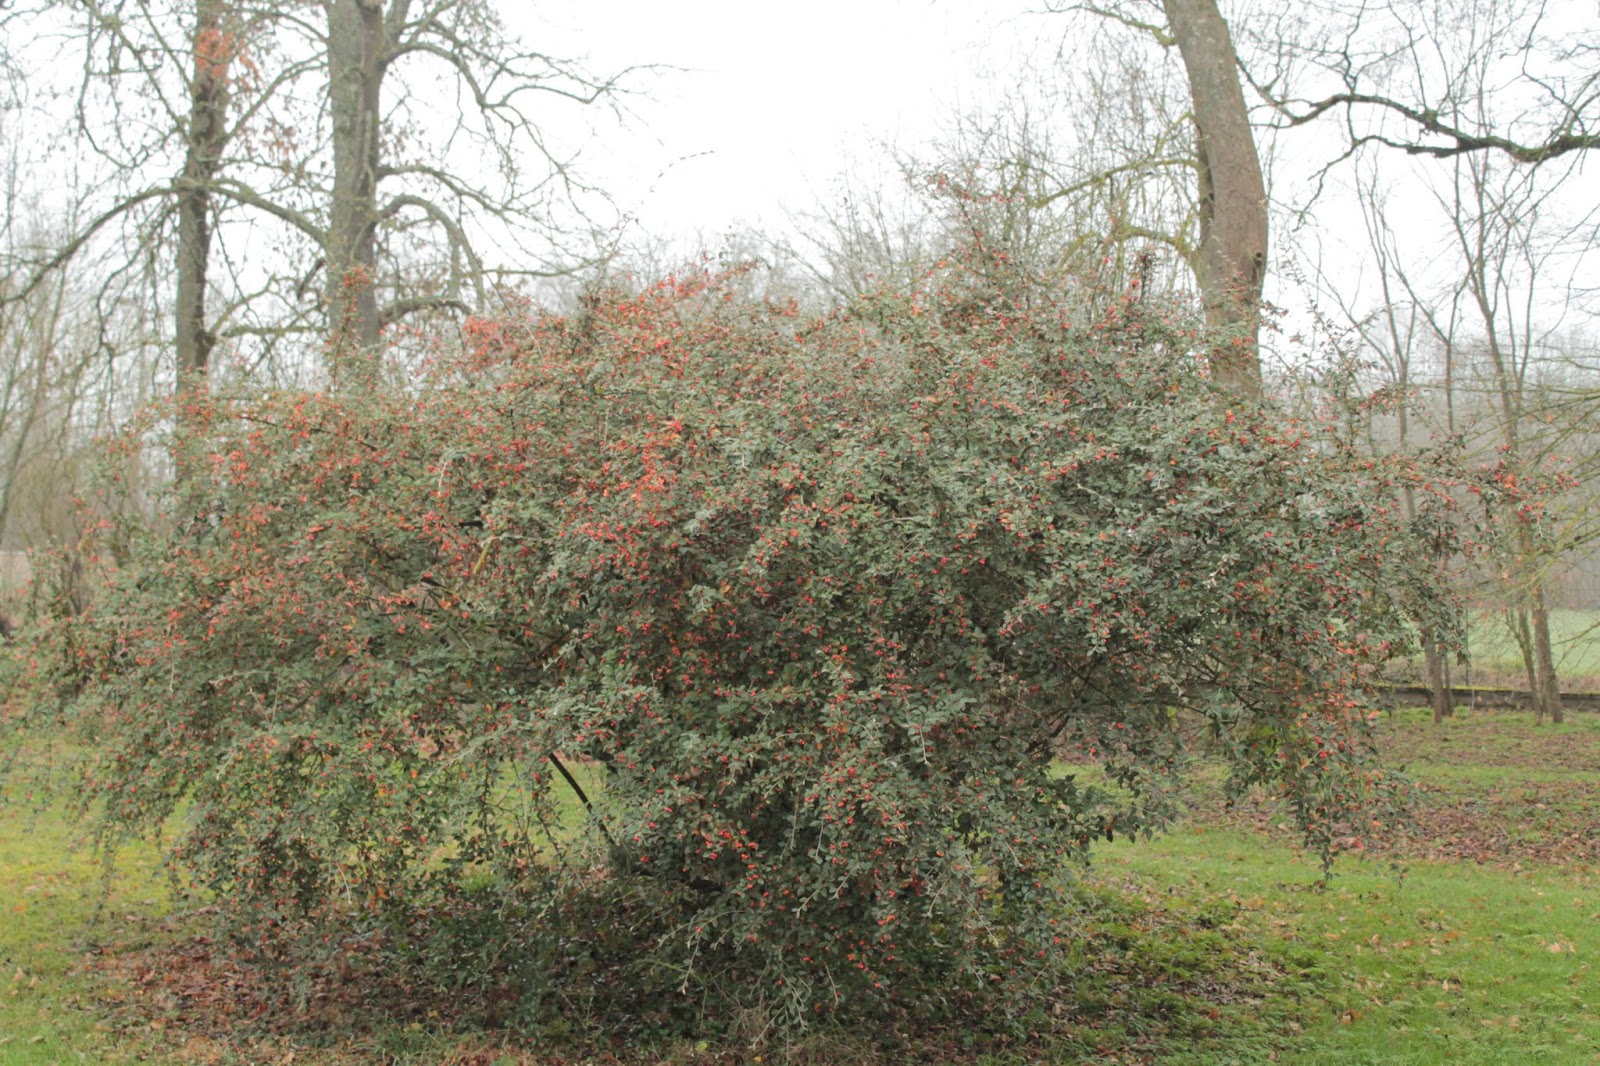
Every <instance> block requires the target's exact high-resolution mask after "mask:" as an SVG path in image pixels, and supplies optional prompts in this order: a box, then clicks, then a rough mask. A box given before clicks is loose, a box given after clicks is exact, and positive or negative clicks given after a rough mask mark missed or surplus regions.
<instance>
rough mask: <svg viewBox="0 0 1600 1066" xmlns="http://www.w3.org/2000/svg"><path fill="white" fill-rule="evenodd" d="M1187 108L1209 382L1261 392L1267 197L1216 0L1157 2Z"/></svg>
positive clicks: (1234, 58) (1233, 56)
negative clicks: (1214, 334)
mask: <svg viewBox="0 0 1600 1066" xmlns="http://www.w3.org/2000/svg"><path fill="white" fill-rule="evenodd" d="M1165 6H1166V13H1167V25H1168V26H1169V27H1170V28H1171V30H1172V36H1173V38H1174V39H1175V40H1176V41H1177V45H1178V51H1179V53H1180V54H1181V55H1182V56H1183V66H1184V69H1185V70H1186V71H1187V72H1188V75H1189V94H1190V97H1191V99H1192V101H1193V105H1194V124H1195V146H1196V149H1197V155H1198V162H1199V170H1200V197H1199V200H1200V254H1199V261H1198V263H1197V269H1196V274H1197V275H1198V279H1197V280H1198V281H1199V284H1200V299H1201V302H1202V303H1203V304H1204V305H1205V312H1206V324H1207V325H1208V326H1210V327H1212V328H1213V329H1214V330H1218V331H1220V332H1221V333H1222V337H1221V338H1220V339H1219V340H1218V341H1217V342H1216V344H1215V345H1214V346H1213V349H1212V354H1211V367H1212V373H1213V375H1214V376H1215V377H1216V379H1217V381H1219V382H1222V383H1224V384H1227V385H1231V386H1232V387H1234V388H1236V389H1238V390H1240V391H1241V392H1244V393H1247V394H1249V395H1252V396H1255V395H1259V394H1260V392H1261V355H1260V349H1259V345H1258V336H1259V330H1260V309H1261V286H1262V282H1263V280H1264V279H1265V277H1266V265H1267V191H1266V183H1265V182H1264V181H1263V180H1262V177H1261V159H1260V157H1259V156H1258V155H1257V154H1256V143H1255V137H1254V136H1253V135H1252V134H1251V132H1250V114H1249V111H1248V110H1246V108H1245V103H1244V92H1243V90H1241V89H1240V87H1239V72H1238V57H1237V55H1236V54H1235V52H1234V49H1233V39H1232V38H1231V37H1230V36H1229V34H1228V24H1227V23H1226V22H1225V21H1223V18H1222V14H1221V12H1219V11H1218V10H1217V4H1216V0H1165Z"/></svg>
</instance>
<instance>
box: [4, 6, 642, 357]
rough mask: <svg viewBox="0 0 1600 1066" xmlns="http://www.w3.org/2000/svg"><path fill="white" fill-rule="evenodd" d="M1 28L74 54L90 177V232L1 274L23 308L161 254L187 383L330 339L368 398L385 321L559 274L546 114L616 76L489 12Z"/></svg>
mask: <svg viewBox="0 0 1600 1066" xmlns="http://www.w3.org/2000/svg"><path fill="white" fill-rule="evenodd" d="M8 19H9V20H10V22H11V23H12V24H13V25H18V26H21V27H27V26H32V27H34V28H46V27H48V28H51V30H52V32H55V33H58V34H65V35H67V37H68V39H69V40H71V41H73V42H75V43H77V44H78V45H79V46H81V47H82V49H83V51H84V54H85V56H86V62H85V64H84V68H83V69H84V75H83V79H82V81H81V83H80V85H79V87H78V90H77V93H76V104H75V110H76V114H77V124H78V127H79V129H80V130H81V133H82V136H83V139H84V142H85V145H86V147H88V148H89V149H90V150H91V152H92V153H93V154H94V156H95V157H96V158H97V159H98V160H99V161H100V162H101V164H102V169H103V181H102V185H101V187H100V190H99V193H98V195H97V196H96V197H95V198H94V202H93V203H92V204H91V205H87V209H86V210H85V211H83V212H81V215H82V217H83V218H84V220H85V221H84V223H83V225H82V226H81V227H80V228H79V230H78V231H77V232H75V233H73V234H71V235H69V237H68V238H67V239H66V240H64V241H63V242H62V243H61V244H60V245H59V246H58V247H56V248H54V249H50V250H48V251H47V252H45V253H42V254H40V255H38V256H36V257H34V258H33V259H32V260H30V261H29V262H26V263H21V264H13V265H14V266H15V267H18V268H20V269H21V271H22V273H23V274H24V275H25V280H24V282H23V285H22V287H21V290H19V292H18V294H16V295H20V292H21V291H22V290H25V289H27V288H28V287H30V286H32V285H37V284H42V279H44V278H45V277H46V276H47V275H48V274H49V272H50V271H51V270H53V269H55V268H57V267H59V266H61V265H63V264H65V263H67V262H69V261H71V260H73V259H74V258H76V257H78V256H80V255H84V254H92V253H93V252H94V251H95V250H97V249H100V248H104V247H106V246H115V247H120V248H122V249H124V250H125V252H126V255H127V259H128V262H129V264H130V266H131V265H132V264H133V263H134V262H135V261H138V260H141V259H142V260H144V261H146V262H159V258H157V259H155V260H151V259H150V251H151V250H152V249H157V248H162V247H168V248H169V249H170V251H169V252H168V253H167V254H168V255H169V256H170V257H171V258H168V259H167V260H166V261H167V262H168V263H170V264H172V266H170V267H166V268H165V269H162V268H160V267H158V268H157V270H156V272H155V276H154V277H153V278H151V279H149V287H151V288H153V289H155V290H161V291H162V299H163V300H164V302H166V303H167V304H168V305H169V306H173V305H175V309H174V312H173V314H174V319H175V322H176V327H175V330H174V339H175V341H176V345H175V346H176V348H177V352H178V356H179V372H178V377H179V378H180V379H183V381H182V382H180V383H184V382H187V381H188V380H189V379H198V378H203V377H204V375H205V374H206V373H207V372H208V368H209V366H210V364H211V363H212V362H213V360H214V351H213V349H214V348H215V346H216V345H217V344H219V343H227V344H229V345H231V346H233V347H235V348H243V347H253V348H254V351H253V352H252V353H251V358H252V359H254V360H255V361H256V362H258V363H259V362H260V361H262V360H266V359H269V358H271V357H273V355H274V354H275V353H277V352H279V351H280V350H281V349H282V348H283V347H284V345H285V342H289V345H288V346H289V348H290V350H291V352H292V353H295V354H298V355H299V356H300V357H302V358H303V357H305V356H306V355H308V354H312V353H315V352H317V351H320V350H321V346H320V343H319V342H320V341H323V340H326V339H328V338H329V337H330V336H331V337H332V338H333V339H334V340H335V343H334V344H333V345H331V350H332V351H334V352H337V353H343V356H344V357H345V359H346V362H344V363H341V364H340V365H336V366H334V367H332V370H333V371H334V375H335V377H336V379H338V380H340V381H341V382H343V383H344V384H347V385H352V386H357V387H364V386H366V385H370V384H371V383H372V382H373V381H375V380H376V375H377V373H378V364H379V361H380V352H379V338H380V337H381V335H382V333H383V330H384V329H385V327H387V326H389V325H391V324H393V323H395V322H398V321H400V320H402V319H405V318H408V317H411V316H416V315H421V314H428V313H430V312H438V311H443V312H448V313H460V312H462V311H464V310H467V309H469V308H475V307H479V306H482V304H483V302H484V300H485V299H486V296H487V294H488V293H490V292H491V291H492V290H493V289H494V287H495V285H496V284H497V282H500V281H507V280H514V279H516V278H520V277H529V276H539V275H544V274H550V273H555V272H559V271H561V270H563V269H567V268H569V266H570V262H569V260H570V258H571V251H572V247H573V245H575V244H580V243H582V242H584V241H587V240H588V238H589V236H590V230H589V228H588V224H587V222H586V221H585V216H584V215H583V213H582V210H581V206H582V203H583V202H585V197H586V196H587V195H588V194H589V192H591V190H588V189H586V188H585V187H584V186H583V185H582V183H581V182H579V181H578V179H577V178H576V176H575V174H574V171H573V169H572V163H573V158H574V154H575V150H574V149H570V148H563V147H562V146H561V144H560V142H559V140H558V139H557V138H555V137H553V136H552V135H551V134H550V133H549V132H548V131H547V130H546V129H545V128H544V126H543V125H542V124H541V118H542V117H543V116H542V113H541V111H540V109H539V106H538V105H539V102H540V101H556V100H560V101H563V102H565V103H567V104H571V105H574V106H587V105H591V104H595V103H599V102H603V101H606V100H608V99H611V98H612V97H613V96H614V95H615V94H616V93H617V92H618V91H619V82H618V81H617V79H616V78H594V77H591V76H589V75H588V74H586V73H585V72H584V71H582V70H581V69H580V68H578V67H577V66H575V65H574V64H571V63H569V62H566V61H564V60H561V59H559V58H556V57H552V56H547V55H544V54H542V53H539V52H537V51H534V50H530V49H525V48H522V47H520V46H519V45H518V44H517V43H516V41H515V40H514V38H513V37H512V35H510V34H509V33H507V32H506V31H505V29H504V27H503V26H502V25H501V24H500V22H499V20H498V19H497V18H496V16H495V14H494V12H493V10H492V7H491V4H490V0H441V2H438V3H430V4H420V3H414V2H413V0H389V2H388V3H387V4H385V3H382V2H378V0H318V2H316V3H312V2H310V0H279V2H276V3H268V4H265V5H256V4H252V3H249V2H248V0H166V2H162V3H152V2H135V0H24V2H23V3H22V5H21V6H20V7H19V8H18V9H17V10H16V11H14V12H11V13H10V14H9V16H8ZM424 87H425V88H424ZM418 93H421V94H423V95H426V96H427V97H428V100H427V101H426V102H424V101H423V100H422V99H421V97H420V96H418V95H414V94H418ZM440 99H444V100H447V101H449V105H448V106H447V108H445V109H440V108H439V107H438V102H439V100H440ZM135 118H136V119H137V121H135V120H134V119H135ZM588 202H592V201H588ZM174 229H175V231H176V232H175V234H174V232H173V231H174ZM246 244H248V245H249V246H250V247H251V249H252V251H251V252H250V253H249V254H244V253H243V252H242V249H243V248H244V247H245V246H246ZM263 248H265V249H267V250H268V251H267V253H266V254H264V255H263V254H261V251H260V250H261V249H263ZM174 268H175V269H174ZM13 272H14V273H15V272H16V271H13ZM128 273H129V274H131V273H132V271H131V270H130V271H128ZM169 279H171V281H172V282H173V288H172V289H169V288H167V285H168V283H169ZM219 280H220V281H223V282H225V284H224V286H223V287H222V288H219V287H218V282H219ZM173 289H175V290H176V291H173ZM308 297H309V298H308ZM296 341H299V342H300V343H298V344H296V343H295V342H296Z"/></svg>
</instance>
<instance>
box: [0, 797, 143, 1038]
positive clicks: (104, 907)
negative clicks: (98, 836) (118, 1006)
mask: <svg viewBox="0 0 1600 1066" xmlns="http://www.w3.org/2000/svg"><path fill="white" fill-rule="evenodd" d="M73 844H74V839H73V833H72V829H71V827H70V826H69V825H68V824H67V822H66V820H65V819H64V818H63V817H62V815H61V812H60V810H59V808H47V809H45V810H44V811H42V812H37V813H30V812H28V811H27V810H25V809H19V808H17V807H14V806H13V807H6V808H5V809H4V810H3V812H0V908H3V912H0V965H3V967H4V969H3V971H0V982H3V984H0V988H3V992H0V1066H33V1064H35V1063H40V1064H43V1063H65V1062H86V1063H99V1062H108V1061H113V1060H115V1059H118V1058H121V1057H124V1056H125V1055H127V1054H133V1053H142V1050H143V1048H144V1045H145V1043H146V1041H145V1040H144V1039H142V1038H134V1037H132V1036H131V1035H130V1034H126V1033H119V1034H115V1035H113V1034H112V1033H111V1032H110V1031H109V1029H108V1026H107V1019H106V1017H105V1016H104V1014H103V1013H102V1011H101V1010H100V1009H99V1008H100V1007H101V1006H102V1005H103V1004H102V1003H101V998H102V993H103V991H104V990H103V988H102V987H101V986H100V984H99V982H97V981H96V980H94V979H92V978H90V977H89V976H87V975H86V974H85V973H84V968H83V965H82V963H83V959H84V957H85V955H86V954H87V953H88V952H90V951H91V950H93V948H94V947H95V944H96V941H97V939H98V938H100V937H102V936H106V935H110V934H111V933H112V932H113V931H116V932H118V933H120V934H122V935H125V934H126V933H127V932H128V931H129V929H130V927H131V926H135V925H138V924H141V923H144V922H147V921H150V920H152V919H153V918H155V917H157V916H160V915H162V914H164V913H166V912H167V911H168V910H169V909H170V893H169V890H168V886H167V881H166V879H165V878H164V877H163V876H161V874H160V870H159V864H158V863H157V862H156V859H155V856H154V853H153V852H152V851H151V849H149V848H134V849H130V850H129V851H128V852H127V853H125V854H124V855H123V857H122V862H121V863H120V865H119V866H118V869H117V876H116V877H115V878H114V879H113V880H112V881H111V882H110V884H109V886H108V885H107V884H106V882H105V879H104V876H103V869H102V866H101V864H100V863H99V862H98V861H97V860H95V859H94V858H93V857H92V856H90V855H89V854H88V853H87V851H86V850H85V849H82V848H75V847H74V846H73Z"/></svg>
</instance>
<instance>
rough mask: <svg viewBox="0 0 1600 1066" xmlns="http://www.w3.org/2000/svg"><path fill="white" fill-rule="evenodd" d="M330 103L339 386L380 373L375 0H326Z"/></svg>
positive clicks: (361, 385)
mask: <svg viewBox="0 0 1600 1066" xmlns="http://www.w3.org/2000/svg"><path fill="white" fill-rule="evenodd" d="M327 11H328V80H329V91H328V107H329V114H330V125H331V127H332V137H333V202H332V204H331V205H330V210H329V227H328V247H327V248H326V249H325V250H324V252H325V255H326V257H327V272H328V273H327V299H328V314H329V318H330V321H331V322H332V326H333V329H332V335H331V337H330V354H329V359H330V366H331V370H332V374H333V381H334V385H335V387H336V388H340V389H349V390H353V391H357V392H360V391H366V390H369V389H371V388H373V387H374V386H375V385H376V384H377V381H378V370H379V360H380V358H381V353H380V350H379V339H380V337H379V334H380V332H381V328H382V323H381V322H380V320H379V316H378V294H377V291H376V290H375V288H374V283H375V281H376V277H375V272H376V268H377V258H378V256H377V229H378V166H379V162H380V156H379V147H380V145H379V133H380V129H381V125H382V118H383V116H382V112H381V110H380V103H381V98H380V89H381V88H382V85H383V75H384V68H385V65H386V59H385V56H386V52H387V47H388V37H387V31H386V28H385V25H384V18H383V5H382V3H381V2H380V0H328V5H327Z"/></svg>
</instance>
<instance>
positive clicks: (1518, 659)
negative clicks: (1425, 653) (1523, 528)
mask: <svg viewBox="0 0 1600 1066" xmlns="http://www.w3.org/2000/svg"><path fill="white" fill-rule="evenodd" d="M1467 639H1468V641H1469V651H1470V653H1471V658H1472V666H1471V683H1472V684H1475V685H1484V686H1488V687H1495V686H1499V685H1505V686H1507V687H1511V688H1526V687H1527V682H1526V680H1525V676H1526V674H1525V670H1524V668H1523V665H1522V652H1521V650H1520V649H1519V648H1518V647H1517V642H1516V640H1515V638H1514V637H1513V636H1512V634H1511V628H1510V627H1509V626H1508V625H1507V624H1506V621H1505V618H1504V617H1503V616H1502V615H1501V613H1500V612H1499V611H1484V610H1475V611H1473V612H1471V622H1470V627H1469V630H1468V638H1467ZM1550 645H1551V652H1552V654H1553V657H1554V658H1555V664H1556V673H1557V674H1558V675H1559V676H1560V677H1561V680H1562V687H1563V688H1564V689H1567V690H1568V691H1583V692H1600V611H1574V610H1556V611H1551V612H1550ZM1415 673H1416V676H1417V677H1418V678H1420V677H1421V676H1422V668H1421V665H1420V663H1419V664H1417V666H1416V668H1415ZM1452 680H1453V681H1454V682H1455V683H1456V684H1460V685H1464V684H1467V683H1468V673H1467V671H1466V670H1464V669H1463V668H1461V667H1455V668H1454V670H1453V671H1452Z"/></svg>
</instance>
